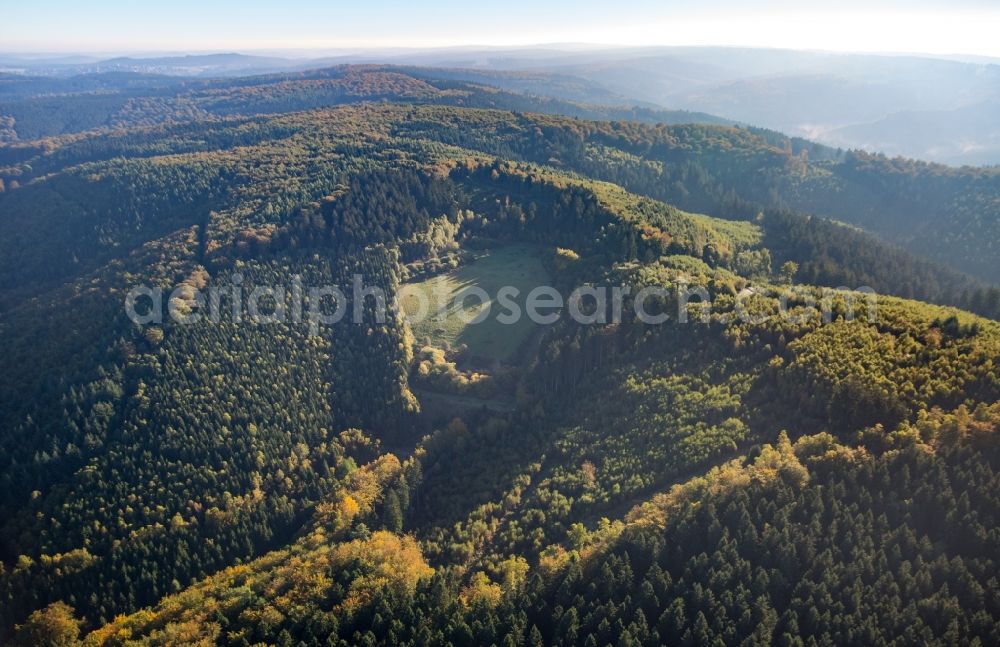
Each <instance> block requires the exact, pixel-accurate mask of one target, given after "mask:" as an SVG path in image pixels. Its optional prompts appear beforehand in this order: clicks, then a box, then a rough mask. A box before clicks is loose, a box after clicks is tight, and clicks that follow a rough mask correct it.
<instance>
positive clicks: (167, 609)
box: [0, 68, 1000, 645]
mask: <svg viewBox="0 0 1000 647" xmlns="http://www.w3.org/2000/svg"><path fill="white" fill-rule="evenodd" d="M429 74H431V72H417V71H405V70H398V69H387V68H339V69H336V70H333V71H326V72H318V73H315V74H303V75H300V76H299V77H294V78H291V77H289V78H284V77H283V78H281V79H278V80H276V79H274V78H271V77H261V78H259V79H257V80H255V81H248V80H226V81H201V82H199V83H198V84H196V85H195V86H193V87H191V86H187V85H184V86H183V89H180V90H176V91H175V90H171V93H169V96H168V95H167V94H165V95H164V96H165V97H166V98H164V99H163V101H162V102H157V101H154V100H153V99H151V98H150V96H147V95H143V97H141V98H136V97H133V98H131V99H129V100H128V101H129V102H133V103H132V104H131V105H132V106H133V108H134V109H135V112H133V113H130V114H132V115H134V116H135V118H134V119H133V118H131V117H129V118H128V119H125V120H123V121H121V122H120V123H118V122H114V120H112V122H108V121H107V119H108V117H107V114H109V113H107V112H104V113H100V114H103V115H105V116H99V114H98V113H99V112H100V111H97V112H95V113H94V114H95V115H98V116H95V117H94V119H93V120H91V122H90V123H89V125H87V126H86V128H91V127H97V126H102V127H105V126H107V127H109V128H110V129H108V130H99V131H93V132H74V133H72V134H62V135H59V136H53V137H47V138H43V139H38V140H32V141H25V142H20V141H19V142H16V143H12V144H7V145H4V146H0V164H2V166H0V179H2V181H3V188H4V191H3V192H2V193H0V276H3V278H4V279H6V280H5V281H4V282H3V284H2V285H0V344H2V347H3V348H4V349H5V352H4V353H2V354H0V374H2V375H3V376H4V378H3V379H2V380H0V520H2V521H0V621H2V626H0V641H2V642H4V643H6V642H9V641H14V642H15V643H19V644H76V643H77V642H79V641H82V642H83V644H88V645H124V644H160V645H175V644H215V643H218V644H231V645H250V644H259V643H264V644H278V645H298V644H300V643H301V644H306V645H313V644H316V645H339V644H345V645H346V644H386V645H396V644H443V643H445V642H446V641H450V642H451V643H452V644H455V645H458V644H467V645H479V644H483V645H485V644H497V645H521V644H531V645H535V644H566V645H569V644H593V645H605V644H624V645H632V644H648V645H656V644H661V643H663V642H666V643H669V644H674V643H683V644H695V643H698V644H700V643H712V642H719V641H721V642H723V643H724V644H737V643H743V642H746V643H747V644H767V643H770V642H781V643H783V644H785V643H787V644H799V643H802V644H806V643H811V642H816V643H823V644H828V643H841V642H864V643H873V642H875V643H877V642H889V641H891V640H893V639H896V638H899V637H901V636H902V637H903V638H904V640H905V641H907V642H922V643H928V644H931V643H938V644H955V643H964V644H976V643H977V642H978V644H992V643H995V642H997V640H998V639H1000V607H998V606H997V599H1000V598H998V593H1000V590H998V588H1000V585H998V582H997V577H996V572H997V564H996V560H997V555H998V554H1000V553H998V549H1000V546H998V545H997V532H996V528H997V517H998V514H1000V510H998V507H997V504H998V499H997V495H996V492H997V486H998V483H997V476H996V474H997V470H998V468H1000V464H998V458H1000V456H998V454H997V438H996V433H997V426H998V424H1000V412H998V405H997V404H996V403H997V402H998V401H1000V373H998V370H997V366H998V362H1000V323H997V322H996V321H993V320H991V319H990V318H991V317H992V318H994V319H995V318H997V317H1000V291H998V290H997V288H996V286H995V285H993V284H990V283H988V282H987V280H996V279H997V278H998V276H997V274H996V272H997V267H996V265H995V260H994V259H995V254H994V252H995V249H996V244H997V241H1000V232H998V231H997V229H996V227H997V218H996V209H997V208H998V205H1000V202H997V200H998V197H997V196H998V195H1000V192H998V189H1000V185H998V178H997V175H996V174H995V173H994V172H992V171H986V170H983V171H971V170H968V169H962V170H956V169H950V168H945V167H935V166H927V165H918V164H915V163H911V162H905V161H899V160H895V161H893V160H886V159H883V158H874V157H867V156H862V155H859V154H853V153H852V154H845V155H838V154H836V153H834V152H832V151H829V150H827V149H822V148H809V147H808V144H806V143H803V142H801V141H798V140H796V141H793V140H788V139H785V138H782V137H780V136H777V135H775V134H773V133H766V132H759V131H751V130H748V129H742V128H735V127H730V126H706V125H678V126H667V125H642V124H639V123H634V122H628V123H626V122H623V121H614V122H607V121H603V122H598V121H580V120H577V119H573V118H570V117H564V116H546V115H542V114H538V113H536V112H532V113H521V112H512V111H511V109H516V110H520V109H523V108H525V107H531V108H532V110H536V109H537V108H538V106H539V105H540V104H539V101H540V100H538V99H535V98H529V97H527V96H526V95H516V94H510V93H504V92H500V91H495V90H490V89H488V88H485V86H478V85H476V86H472V85H469V84H467V83H466V82H464V81H461V82H460V81H451V80H450V81H447V82H439V81H434V80H433V79H432V78H429V77H428V75H429ZM143 92H145V90H143ZM88 96H89V95H88ZM485 97H490V98H489V100H488V101H487V100H486V99H485ZM182 99H183V101H182ZM42 100H43V99H24V101H42ZM88 100H89V99H88ZM185 102H186V103H185ZM67 103H68V104H70V105H72V102H71V101H67ZM341 103H348V104H350V105H336V106H333V107H327V106H328V104H341ZM182 104H183V105H184V106H185V107H184V108H183V109H184V110H189V112H186V113H184V114H183V115H180V114H179V113H178V112H177V111H178V110H180V109H181V108H180V106H181V105H182ZM63 105H65V104H63ZM81 105H82V104H81ZM483 105H489V106H492V107H494V108H505V109H481V108H480V107H478V106H483ZM548 105H549V106H550V107H551V109H552V111H553V112H558V111H560V110H561V109H562V108H560V107H559V105H556V104H555V103H551V104H548ZM469 106H473V107H469ZM81 109H82V108H81ZM101 110H103V108H101ZM116 110H117V109H116ZM130 110H131V108H130ZM581 110H582V108H581ZM0 112H2V111H0ZM29 112H30V114H33V115H39V114H42V113H41V112H40V111H38V110H36V109H34V108H32V109H30V110H29ZM574 114H580V113H574ZM84 116H85V115H82V114H81V118H83V117H84ZM583 116H600V115H594V114H586V113H583ZM57 118H61V117H57ZM115 119H117V117H115ZM15 123H16V122H15ZM39 128H40V130H39V131H38V132H47V133H54V132H62V131H64V130H67V131H68V130H77V129H76V128H71V129H70V128H64V127H63V126H58V127H51V128H50V126H48V125H45V126H44V127H43V126H39ZM19 136H20V135H19ZM810 155H812V156H814V158H816V159H813V160H810V159H809V157H810ZM824 216H825V217H827V218H836V219H837V220H838V221H844V222H848V223H853V224H854V225H857V227H852V226H848V225H845V224H842V222H837V221H834V220H831V219H827V218H824ZM858 227H861V228H863V229H859V228H858ZM864 230H868V232H875V233H876V234H878V235H879V236H881V237H882V238H877V237H876V236H875V235H872V233H868V232H866V231H864ZM904 233H905V234H906V235H905V236H904V235H903V234H904ZM885 238H888V239H890V240H893V241H895V242H898V243H899V245H898V246H897V245H896V244H890V243H888V242H886V241H885ZM932 240H933V241H934V245H933V246H931V241H932ZM512 249H513V250H517V254H521V255H528V254H533V255H534V256H535V257H534V258H533V259H532V260H533V261H534V264H533V265H531V268H533V270H534V273H533V274H531V275H530V276H519V280H521V281H524V282H527V281H530V280H533V279H535V278H536V277H544V278H545V279H546V280H549V281H550V282H551V284H552V285H553V286H555V287H557V288H559V289H560V290H564V291H566V292H569V291H571V290H572V289H573V288H576V287H579V286H583V285H586V286H590V287H594V286H622V285H628V286H631V287H632V289H633V291H632V292H631V293H630V294H628V295H625V297H624V303H623V304H622V305H623V306H624V307H623V309H622V312H623V313H624V314H623V316H621V317H618V318H612V319H608V320H603V321H596V323H592V324H586V323H581V322H579V321H575V320H573V318H572V317H570V316H569V315H568V313H567V311H566V310H565V309H564V310H563V311H562V312H561V313H560V314H559V316H558V317H557V318H556V321H555V322H554V323H551V324H548V325H544V326H543V325H539V326H538V327H537V328H536V329H531V330H530V331H528V332H526V333H524V334H523V337H522V338H520V339H522V341H519V342H517V344H516V348H514V349H513V350H511V349H508V351H509V352H505V353H504V354H502V355H499V354H496V355H490V353H489V352H488V351H486V350H483V349H484V348H487V349H489V348H492V346H489V345H488V344H485V342H483V347H477V346H476V343H477V342H476V339H477V337H476V336H473V335H465V336H463V335H461V334H459V333H455V334H453V335H451V337H448V334H450V333H451V332H452V331H446V330H444V329H443V328H442V330H441V331H438V330H436V329H435V327H433V326H431V327H429V328H428V329H427V330H428V334H426V335H421V338H419V339H418V338H417V337H416V336H415V335H414V328H415V327H414V326H411V324H410V322H408V321H407V320H406V318H405V317H404V315H403V313H402V312H399V311H397V310H394V309H390V310H389V312H388V313H387V315H386V316H385V317H381V316H380V304H379V301H378V299H376V298H360V299H355V298H354V297H353V296H349V297H348V298H347V301H346V302H345V303H344V304H343V305H344V307H345V308H346V310H347V311H348V312H351V313H354V312H355V311H356V312H357V317H356V318H357V320H356V321H352V320H351V318H350V317H348V318H344V319H343V320H341V321H338V322H336V323H331V324H329V325H323V326H318V325H317V323H316V321H315V320H311V319H310V314H315V313H316V312H319V311H320V310H322V308H323V307H327V309H329V306H330V302H329V301H326V302H324V301H323V299H322V297H321V296H320V294H319V293H315V294H310V293H309V287H310V286H322V285H337V286H342V287H347V286H350V285H351V283H352V280H353V277H355V276H362V277H364V281H365V282H366V284H367V285H368V286H369V287H373V288H379V289H381V290H383V291H384V293H385V294H387V295H390V296H391V295H394V294H396V293H397V292H400V291H401V290H403V289H404V288H403V286H404V284H405V285H408V286H410V287H411V289H412V286H414V285H417V284H418V282H419V281H423V280H429V279H434V278H436V277H441V278H444V279H447V280H449V281H452V282H461V281H462V280H463V278H464V279H465V280H467V281H468V282H470V283H472V282H474V279H475V277H476V276H481V274H482V272H484V271H488V269H489V268H490V267H495V266H490V265H488V264H484V263H488V261H487V260H484V259H488V258H489V254H490V253H493V254H494V255H496V254H502V252H503V251H504V250H506V252H508V253H510V250H512ZM915 251H916V252H920V253H922V254H923V255H925V256H928V257H933V258H935V259H937V261H940V262H943V263H945V264H946V265H949V266H950V268H949V267H945V266H943V265H941V264H938V263H935V262H934V261H930V260H926V259H925V258H923V257H922V256H918V255H916V253H914V252H915ZM958 251H962V254H961V257H959V256H958ZM495 258H496V256H494V259H495ZM477 263H478V265H477ZM484 268H486V269H484ZM954 268H960V269H964V270H967V271H969V272H972V273H975V274H978V275H979V277H980V278H978V279H977V278H972V277H971V276H969V275H967V274H963V273H961V272H960V271H958V270H957V269H954ZM511 271H513V270H511ZM463 272H464V273H463ZM468 277H472V278H471V279H470V278H468ZM293 281H298V282H299V284H300V285H303V286H305V294H306V297H305V301H304V302H303V303H300V304H299V305H300V307H302V308H304V312H305V314H302V313H301V312H300V315H301V316H300V317H299V318H298V319H297V320H296V319H294V318H286V319H284V320H282V321H278V322H274V321H271V322H268V321H266V320H254V319H253V317H251V316H250V315H244V316H242V317H240V318H239V319H237V318H234V317H229V316H224V317H222V318H221V319H220V320H218V321H213V320H212V319H211V318H210V317H208V316H202V317H201V318H200V319H197V320H191V321H188V322H186V323H184V322H182V321H180V320H178V318H174V319H171V318H170V317H167V318H166V319H165V320H164V321H162V322H158V323H152V324H145V325H140V324H138V323H135V322H133V321H130V320H129V318H128V317H127V316H126V312H125V307H124V306H125V301H126V293H128V291H129V290H131V289H132V288H133V287H135V286H137V285H147V286H156V287H160V288H163V289H165V290H166V292H165V297H164V304H163V305H164V309H165V311H169V312H171V313H175V312H176V313H180V314H181V315H182V316H181V317H180V319H184V318H186V317H187V316H189V315H192V314H202V315H205V312H206V311H205V307H206V306H205V305H204V303H200V302H199V301H198V299H197V298H196V295H198V294H202V293H205V292H207V291H209V290H211V289H218V290H221V294H222V296H221V298H220V301H219V303H218V304H217V305H218V306H219V307H220V308H221V309H222V311H223V312H224V313H231V312H232V311H233V310H234V309H235V310H237V311H240V308H242V307H243V306H244V305H246V304H245V303H240V302H239V301H238V300H237V298H236V296H235V295H236V294H237V293H238V292H239V291H240V290H242V292H243V293H253V291H254V289H255V288H267V287H268V286H270V287H274V286H290V285H292V284H293ZM481 283H482V284H484V285H485V284H486V282H485V281H483V282H481ZM524 284H525V285H528V283H524ZM678 284H681V285H690V286H698V287H700V288H703V290H704V292H703V294H702V296H700V297H698V298H695V299H693V300H691V302H690V303H686V302H685V301H683V300H681V299H680V297H679V296H677V295H676V294H675V293H674V292H671V290H672V289H673V288H674V287H675V286H677V285H678ZM861 286H869V287H872V288H874V289H875V291H876V292H877V293H878V294H877V297H876V298H875V300H874V301H873V300H871V299H870V298H869V297H868V296H866V295H865V294H859V293H854V292H852V291H851V290H852V289H853V288H858V287H861ZM644 287H648V288H664V290H661V291H659V292H658V293H657V294H658V296H656V297H655V298H653V299H651V300H650V301H649V303H648V306H649V307H650V309H651V310H654V311H656V312H660V313H669V314H670V315H671V316H669V317H668V318H667V321H666V322H665V323H660V324H656V325H652V324H649V323H647V322H643V321H641V320H640V319H639V317H638V316H637V315H636V314H635V312H636V310H635V305H636V304H635V301H634V299H636V298H637V297H636V293H637V292H638V291H640V290H641V289H642V288H644ZM175 288H178V289H177V291H176V292H171V291H172V290H174V289H175ZM828 288H838V289H833V290H831V289H828ZM348 293H349V291H348ZM666 294H670V295H672V296H669V297H668V296H659V295H666ZM706 298H707V299H710V300H711V308H710V311H706V310H705V309H704V307H703V306H706V305H707V304H706V303H704V301H705V299H706ZM168 299H169V301H168ZM266 303H267V305H266V306H265V310H266V312H267V313H270V314H274V313H277V312H278V311H282V312H288V313H291V312H294V311H295V308H296V303H295V300H294V297H293V295H292V294H291V293H287V292H286V293H284V294H275V293H270V296H268V297H267V299H266ZM324 303H325V306H324ZM820 304H825V306H826V308H827V310H826V316H825V317H824V315H823V313H822V312H820V310H819V309H818V307H817V306H818V305H820ZM785 306H787V312H786V315H787V316H783V315H782V314H781V309H782V308H783V307H785ZM970 310H971V311H974V312H975V313H978V314H974V313H973V312H970ZM682 311H683V312H684V313H687V314H689V319H690V321H689V322H688V323H683V322H681V321H680V320H679V319H680V313H681V312H682ZM324 312H325V311H324ZM980 315H982V316H980ZM495 330H498V331H499V332H491V333H490V334H493V335H503V334H504V333H503V331H502V328H497V329H495ZM446 337H448V338H450V339H452V340H454V342H455V343H451V342H449V343H447V344H446V343H443V342H442V341H441V340H442V339H444V338H446ZM478 339H480V340H483V339H486V334H485V333H484V334H482V335H480V336H479V337H478ZM459 340H462V341H459ZM490 341H491V343H492V342H495V341H496V340H495V339H492V340H490ZM435 344H439V346H440V347H439V346H436V345H435ZM487 360H490V361H487ZM945 519H946V520H947V523H942V520H945ZM133 641H134V642H133Z"/></svg>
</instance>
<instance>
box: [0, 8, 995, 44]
mask: <svg viewBox="0 0 1000 647" xmlns="http://www.w3.org/2000/svg"><path fill="white" fill-rule="evenodd" d="M5 4H7V6H5V7H4V8H3V9H2V10H0V16H2V18H0V51H6V52H16V51H36V52H37V51H48V52H71V51H72V52H102V53H110V52H128V51H146V52H150V51H181V50H188V51H194V50H197V51H221V50H244V51H245V50H263V49H285V48H300V49H324V48H330V49H334V48H350V47H386V46H399V47H424V46H433V47H437V46H454V45H529V44H538V43H596V44H609V45H746V46H755V47H781V48H795V49H823V50H845V51H868V52H885V51H892V52H926V53H935V54H974V55H982V56H996V57H1000V0H951V1H950V2H944V1H940V0H907V1H904V0H868V1H862V0H837V1H829V0H820V1H818V2H809V1H808V0H798V1H796V2H793V1H790V0H768V1H763V2H753V1H746V0H658V1H655V0H615V1H605V2H595V1H593V0H575V1H572V2H570V1H567V0H554V1H551V2H544V1H540V0H532V1H526V0H506V1H504V0H494V1H493V2H483V1H482V0H479V1H476V0H462V1H456V0H428V1H421V0H407V1H400V0H368V1H362V2H351V3H346V2H337V1H335V0H328V1H326V2H316V1H310V0H284V1H283V2H280V3H279V2H263V1H261V0H221V1H216V2H212V1H210V0H172V1H171V2H145V1H143V0H128V1H123V0H103V1H102V0H94V1H92V2H80V1H79V0H73V1H70V0H48V1H47V2H38V1H30V2H29V1H27V0H16V1H15V2H14V3H5Z"/></svg>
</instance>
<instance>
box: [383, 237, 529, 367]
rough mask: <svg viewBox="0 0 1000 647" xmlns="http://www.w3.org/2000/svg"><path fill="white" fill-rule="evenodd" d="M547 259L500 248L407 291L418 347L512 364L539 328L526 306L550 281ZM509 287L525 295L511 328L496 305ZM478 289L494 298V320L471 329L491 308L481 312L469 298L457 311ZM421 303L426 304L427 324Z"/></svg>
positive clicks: (522, 248) (522, 249) (403, 294)
mask: <svg viewBox="0 0 1000 647" xmlns="http://www.w3.org/2000/svg"><path fill="white" fill-rule="evenodd" d="M543 253H544V252H543V250H542V249H541V248H539V247H533V246H530V245H509V246H505V247H499V248H496V249H492V250H488V251H485V252H483V253H482V254H481V255H480V256H479V257H478V258H477V259H476V260H475V261H472V262H471V263H469V264H467V265H465V266H463V267H460V268H458V269H457V270H454V271H452V272H448V273H447V274H440V275H438V276H435V277H433V278H430V279H427V280H424V281H419V282H415V283H407V284H405V285H403V286H402V288H400V291H399V300H400V304H401V306H402V308H403V311H404V312H405V313H406V315H407V317H408V318H409V320H410V326H411V329H412V331H413V336H414V337H415V338H416V340H417V344H419V345H425V344H428V343H429V344H430V345H432V346H435V347H437V348H443V349H453V350H457V349H458V348H460V347H462V346H466V347H467V348H468V353H469V355H471V356H472V357H475V358H479V359H485V360H500V361H505V360H508V359H510V358H511V356H512V355H514V353H515V352H517V349H518V348H519V347H520V346H521V344H523V343H524V341H525V340H526V339H527V338H528V337H529V336H530V335H531V333H532V331H533V330H534V329H535V327H536V325H537V324H535V323H533V322H532V321H531V320H530V319H528V317H527V316H523V315H524V302H525V299H526V298H527V295H528V292H530V291H531V290H532V289H534V288H536V287H538V286H539V285H545V284H547V283H548V281H549V275H548V272H546V271H545V268H544V267H543V266H542V254H543ZM507 285H510V286H513V287H515V288H517V289H518V290H520V292H519V294H518V295H517V296H516V297H514V298H513V301H514V302H515V303H517V304H518V306H519V307H520V308H521V312H522V316H521V317H520V318H519V320H518V321H516V322H514V323H511V324H504V323H501V322H499V321H497V315H499V314H501V313H502V312H505V309H504V308H502V307H501V305H500V304H499V303H498V302H497V293H498V291H499V290H500V288H501V287H503V286H507ZM473 287H478V288H481V289H482V290H484V291H485V292H486V294H487V295H489V297H490V300H489V302H488V303H489V307H490V311H489V314H488V315H487V316H486V318H485V319H484V320H483V321H482V322H479V323H467V321H469V320H471V319H473V318H474V317H476V316H477V315H479V314H480V313H481V312H482V311H483V310H485V309H486V307H487V305H486V304H483V305H482V306H480V305H479V299H478V298H475V297H473V296H469V297H468V299H467V300H466V303H465V307H464V308H463V307H456V297H460V296H462V295H463V294H468V291H469V290H470V289H471V288H473ZM421 303H424V304H426V308H425V311H426V315H425V316H424V317H423V318H422V319H421V318H419V316H420V314H421Z"/></svg>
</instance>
